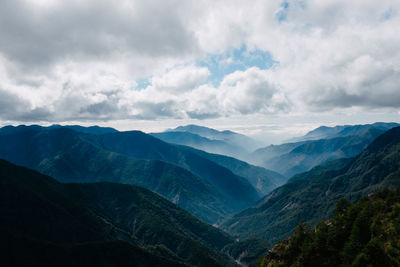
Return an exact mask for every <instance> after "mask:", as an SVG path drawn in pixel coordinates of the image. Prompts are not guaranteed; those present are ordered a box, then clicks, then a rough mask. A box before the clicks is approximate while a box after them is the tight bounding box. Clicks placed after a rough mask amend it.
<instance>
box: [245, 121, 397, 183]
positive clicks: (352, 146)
mask: <svg viewBox="0 0 400 267" xmlns="http://www.w3.org/2000/svg"><path fill="white" fill-rule="evenodd" d="M395 126H399V124H396V123H374V124H367V125H352V126H336V127H326V126H323V127H319V128H317V129H315V130H313V131H311V132H309V133H308V134H306V135H305V136H304V137H301V138H298V140H299V141H298V142H291V143H284V144H281V145H270V146H268V147H265V148H260V149H257V150H256V151H254V152H253V153H251V154H250V156H249V159H248V160H249V162H251V163H253V164H255V165H258V166H262V167H264V168H266V169H270V170H273V171H276V172H278V173H280V174H282V175H284V176H286V177H291V176H293V175H295V174H298V173H301V172H305V171H308V170H310V169H311V168H313V167H315V166H317V165H319V164H321V163H324V162H326V161H329V160H333V159H339V158H351V157H354V156H356V155H358V154H359V153H360V152H361V151H363V150H364V149H365V148H366V147H367V146H368V145H369V144H370V143H371V142H372V141H373V140H375V138H377V137H378V136H379V135H381V134H382V133H384V132H385V131H387V130H389V129H391V128H393V127H395ZM314 139H317V140H314Z"/></svg>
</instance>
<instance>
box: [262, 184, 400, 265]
mask: <svg viewBox="0 0 400 267" xmlns="http://www.w3.org/2000/svg"><path fill="white" fill-rule="evenodd" d="M399 259H400V188H399V189H397V190H395V191H394V190H393V191H391V190H383V191H379V192H376V193H375V194H373V195H371V196H369V197H365V198H362V199H360V200H359V201H358V202H357V203H355V204H351V203H350V202H348V201H347V200H345V199H341V200H339V201H338V203H337V205H336V210H335V215H334V216H333V217H332V218H331V219H330V220H327V221H321V222H319V223H318V224H317V226H316V227H315V228H311V227H310V225H309V224H307V223H304V222H302V223H299V224H298V226H297V227H296V229H295V230H294V234H293V235H292V236H290V237H289V238H288V239H286V240H284V241H280V242H278V243H277V244H276V245H275V246H274V247H273V248H272V249H271V250H270V251H269V252H268V254H267V255H266V256H265V257H262V258H261V259H260V260H259V262H258V266H400V260H399Z"/></svg>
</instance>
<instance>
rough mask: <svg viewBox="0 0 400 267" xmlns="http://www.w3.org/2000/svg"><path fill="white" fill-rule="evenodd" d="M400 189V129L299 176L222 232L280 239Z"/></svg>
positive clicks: (230, 223)
mask: <svg viewBox="0 0 400 267" xmlns="http://www.w3.org/2000/svg"><path fill="white" fill-rule="evenodd" d="M398 186H400V127H397V128H393V129H392V130H389V131H388V132H386V133H385V134H383V135H381V136H380V137H379V138H377V139H376V140H375V141H374V142H373V143H372V144H371V145H370V146H368V148H367V149H365V150H364V151H363V152H362V153H361V154H360V155H359V156H357V157H356V158H354V159H351V160H336V161H333V162H329V163H327V164H325V165H321V166H318V167H316V168H315V169H313V170H311V171H310V172H307V173H303V174H301V175H298V176H295V177H294V178H292V179H291V180H290V181H289V182H288V183H286V184H285V185H283V186H281V187H279V188H277V189H275V190H273V191H272V192H271V193H269V194H268V195H267V196H265V197H264V198H263V199H262V200H261V201H260V202H259V203H258V205H257V206H254V207H252V208H249V209H246V210H244V211H242V212H240V213H239V214H236V215H235V216H233V217H232V218H231V219H229V220H227V221H226V222H225V223H224V224H223V225H222V228H223V229H225V230H227V231H228V232H230V233H231V234H233V235H235V236H236V237H239V238H248V237H259V238H265V239H267V240H271V241H274V240H280V239H283V238H285V237H287V236H288V235H289V234H290V233H291V231H292V229H293V228H294V227H295V226H296V225H297V223H298V222H299V221H300V220H304V221H307V222H310V223H311V224H316V223H317V222H318V221H320V220H325V219H327V218H329V217H330V216H331V215H332V214H333V211H334V208H335V205H336V202H337V201H338V200H339V199H340V198H343V197H345V198H346V199H348V200H350V201H356V200H358V199H359V198H361V197H362V196H367V195H368V194H370V193H373V192H375V191H376V190H379V189H383V188H396V187H398Z"/></svg>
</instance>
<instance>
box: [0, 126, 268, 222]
mask: <svg viewBox="0 0 400 267" xmlns="http://www.w3.org/2000/svg"><path fill="white" fill-rule="evenodd" d="M0 146H1V147H2V149H1V150H0V157H1V158H4V159H6V160H9V161H11V162H12V163H14V164H18V165H21V166H25V167H28V168H32V169H35V170H37V171H40V172H42V173H44V174H47V175H51V176H52V177H54V178H56V179H58V180H59V181H62V182H98V181H108V182H119V183H127V184H134V185H138V186H142V187H145V188H148V189H150V190H153V191H155V192H158V193H159V194H161V195H163V196H165V197H167V198H168V199H170V200H171V201H173V202H174V203H176V204H178V205H179V206H181V207H182V208H184V209H186V210H188V211H190V212H192V213H193V214H195V215H196V216H198V217H200V218H202V219H203V220H205V221H206V222H209V223H215V222H217V221H219V220H221V219H223V218H225V217H226V216H228V215H230V214H233V213H235V212H237V211H239V210H241V209H243V208H246V207H248V206H250V205H251V204H252V203H254V202H255V201H257V200H258V199H259V198H260V195H261V194H260V192H258V191H257V190H256V189H255V188H254V187H253V186H252V185H251V184H250V182H249V181H248V180H247V179H246V178H244V177H241V176H238V175H236V174H234V173H233V172H232V171H231V170H229V169H227V168H225V167H223V166H221V165H219V164H217V163H215V162H213V161H211V160H209V159H207V158H205V157H202V156H200V155H199V154H198V153H195V152H193V151H191V150H190V149H185V148H182V147H180V146H176V145H172V144H168V143H165V142H163V141H161V140H159V139H157V138H154V137H152V136H150V135H147V134H144V133H142V132H139V131H130V132H112V133H106V134H86V133H82V132H77V131H75V130H71V129H68V128H60V127H56V128H43V127H38V126H20V127H14V128H10V127H7V129H6V130H3V129H2V130H0ZM271 183H272V182H271Z"/></svg>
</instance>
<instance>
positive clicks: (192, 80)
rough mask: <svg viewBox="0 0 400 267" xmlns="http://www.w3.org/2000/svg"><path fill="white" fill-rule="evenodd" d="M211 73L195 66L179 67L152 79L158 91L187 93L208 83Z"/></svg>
mask: <svg viewBox="0 0 400 267" xmlns="http://www.w3.org/2000/svg"><path fill="white" fill-rule="evenodd" d="M209 75H210V71H209V70H208V68H205V67H196V66H194V65H190V66H185V67H178V68H174V69H172V70H169V71H168V72H166V73H164V74H162V75H158V76H155V77H153V78H152V80H151V83H152V85H153V86H154V87H156V88H157V89H158V90H166V91H171V92H176V93H180V92H185V91H189V90H192V89H194V88H195V87H197V86H199V85H200V84H201V83H204V82H206V81H207V78H208V76H209Z"/></svg>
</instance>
